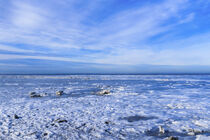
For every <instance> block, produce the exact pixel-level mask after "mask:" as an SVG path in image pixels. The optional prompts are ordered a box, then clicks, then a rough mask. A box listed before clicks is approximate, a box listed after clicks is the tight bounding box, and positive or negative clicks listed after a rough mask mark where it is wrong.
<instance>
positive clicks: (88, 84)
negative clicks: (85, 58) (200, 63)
mask: <svg viewBox="0 0 210 140" xmlns="http://www.w3.org/2000/svg"><path fill="white" fill-rule="evenodd" d="M101 90H109V91H110V94H108V95H97V94H96V93H97V92H99V91H101ZM57 91H63V94H62V95H61V96H57V95H56V92H57ZM30 92H36V93H38V94H40V95H45V96H41V97H37V98H31V97H30V95H29V93H30ZM170 136H173V137H178V138H179V139H189V140H191V139H198V140H199V139H210V76H208V75H177V76H176V75H59V76H53V75H49V76H47V75H46V76H40V75H37V76H36V75H28V76H26V75H25V76H23V75H22V76H18V75H7V76H6V75H2V76H0V139H14V140H19V139H20V140H22V139H30V140H31V139H60V140H63V139H84V140H86V139H87V140H88V139H101V140H104V139H105V140H106V139H107V140H110V139H114V140H118V139H129V140H132V139H133V140H135V139H150V140H151V139H166V138H168V137H170Z"/></svg>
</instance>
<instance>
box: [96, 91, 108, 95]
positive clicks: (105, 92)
mask: <svg viewBox="0 0 210 140" xmlns="http://www.w3.org/2000/svg"><path fill="white" fill-rule="evenodd" d="M97 94H98V95H107V94H110V91H109V90H101V91H99V92H97Z"/></svg>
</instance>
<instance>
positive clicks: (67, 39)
mask: <svg viewBox="0 0 210 140" xmlns="http://www.w3.org/2000/svg"><path fill="white" fill-rule="evenodd" d="M145 72H152V73H156V72H172V73H173V72H210V0H193V1H192V0H45V1H43V0H33V1H32V0H0V73H2V74H4V73H8V74H13V73H26V74H28V73H45V74H46V73H145Z"/></svg>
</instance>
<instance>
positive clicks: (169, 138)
mask: <svg viewBox="0 0 210 140" xmlns="http://www.w3.org/2000/svg"><path fill="white" fill-rule="evenodd" d="M165 140H179V138H178V137H173V136H170V137H168V138H166V139H165Z"/></svg>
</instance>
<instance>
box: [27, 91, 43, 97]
mask: <svg viewBox="0 0 210 140" xmlns="http://www.w3.org/2000/svg"><path fill="white" fill-rule="evenodd" d="M29 95H30V97H31V98H34V97H41V95H40V94H37V93H36V92H30V93H29Z"/></svg>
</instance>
